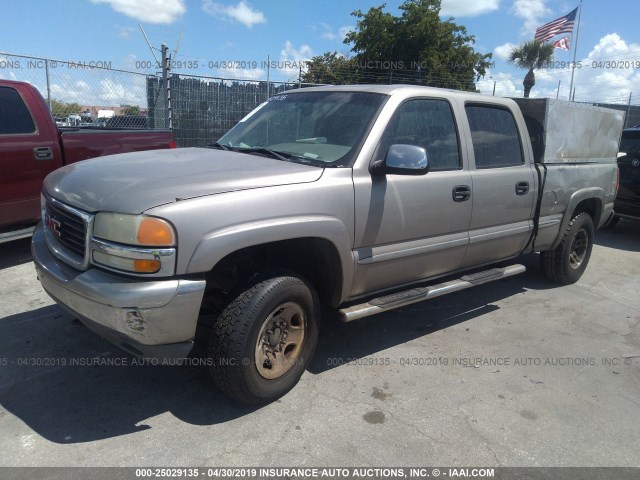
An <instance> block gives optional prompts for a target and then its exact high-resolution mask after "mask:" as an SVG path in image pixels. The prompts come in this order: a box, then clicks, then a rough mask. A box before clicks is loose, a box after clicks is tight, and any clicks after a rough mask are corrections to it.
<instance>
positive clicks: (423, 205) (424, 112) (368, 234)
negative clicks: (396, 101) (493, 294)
mask: <svg viewBox="0 0 640 480" xmlns="http://www.w3.org/2000/svg"><path fill="white" fill-rule="evenodd" d="M458 131H459V127H458V125H457V124H456V119H455V116H454V114H453V109H452V106H451V104H450V103H449V101H447V100H442V99H429V98H420V99H411V100H407V101H405V102H404V103H403V104H401V105H400V106H399V107H398V109H397V110H396V112H395V114H394V116H393V117H392V119H391V120H390V122H389V125H388V126H387V129H386V131H385V133H384V135H383V137H382V140H381V142H380V145H379V146H378V148H377V151H376V153H375V155H374V158H373V159H372V162H373V161H375V160H378V159H382V158H384V157H385V155H386V152H387V151H388V149H389V147H390V146H391V145H394V144H408V145H416V146H420V147H423V148H424V149H425V150H426V152H427V156H428V160H429V165H430V171H429V173H427V174H426V175H422V176H405V175H386V176H372V175H371V174H370V173H368V172H367V171H363V172H354V185H355V205H356V207H355V208H356V211H355V218H356V229H355V254H356V261H357V266H356V276H355V280H354V285H353V295H354V296H358V295H364V294H367V293H372V292H375V291H379V290H383V289H385V288H390V287H393V286H398V285H402V284H406V283H409V282H413V281H416V280H419V279H424V278H427V277H431V276H435V275H438V274H442V273H445V272H448V271H451V270H456V269H457V268H459V267H460V265H461V264H462V261H463V258H464V255H465V252H466V249H467V245H468V241H469V238H468V229H469V223H470V220H471V203H472V202H471V174H470V172H469V170H468V167H467V166H466V165H465V164H464V163H463V155H462V152H461V149H460V141H459V135H458Z"/></svg>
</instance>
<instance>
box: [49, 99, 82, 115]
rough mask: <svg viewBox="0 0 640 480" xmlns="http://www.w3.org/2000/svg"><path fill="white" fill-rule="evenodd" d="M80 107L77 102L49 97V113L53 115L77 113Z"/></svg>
mask: <svg viewBox="0 0 640 480" xmlns="http://www.w3.org/2000/svg"><path fill="white" fill-rule="evenodd" d="M81 108H82V107H81V106H80V105H79V104H77V103H75V102H74V103H67V102H62V101H60V100H54V99H51V113H52V114H53V116H54V117H66V116H68V115H73V114H79V113H80V109H81Z"/></svg>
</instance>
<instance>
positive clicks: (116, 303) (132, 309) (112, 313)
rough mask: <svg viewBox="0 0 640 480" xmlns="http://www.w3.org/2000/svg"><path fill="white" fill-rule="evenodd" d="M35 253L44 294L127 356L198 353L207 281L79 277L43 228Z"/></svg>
mask: <svg viewBox="0 0 640 480" xmlns="http://www.w3.org/2000/svg"><path fill="white" fill-rule="evenodd" d="M31 253H32V255H33V260H34V263H35V266H36V272H37V274H38V278H39V280H40V283H41V284H42V287H43V288H44V290H45V291H46V292H47V293H48V294H49V295H50V296H51V298H53V299H54V300H55V301H56V302H57V303H58V304H59V305H60V306H62V307H63V308H65V309H66V310H68V311H69V312H71V314H72V315H74V316H77V317H78V318H79V320H80V321H81V322H82V323H84V324H85V325H86V326H87V327H89V328H90V329H92V330H94V331H95V332H96V333H98V334H99V335H101V336H102V337H104V338H105V339H107V340H109V341H110V342H112V343H114V344H115V345H117V346H118V347H120V348H122V349H123V350H125V351H127V352H129V353H131V354H133V355H135V356H138V357H143V358H154V359H170V358H184V357H186V356H187V355H188V354H189V352H190V351H191V348H192V347H193V339H194V336H195V331H196V324H197V322H198V314H199V311H200V304H201V303H202V297H203V295H204V289H205V283H206V282H205V281H204V280H186V279H166V280H157V279H154V280H147V281H141V280H139V279H129V278H125V277H121V276H118V275H114V274H110V273H106V272H104V271H102V270H100V269H97V268H90V269H89V270H87V271H79V270H75V269H73V268H71V267H69V266H68V265H67V264H65V263H64V262H62V261H61V260H59V259H58V258H57V257H55V256H54V255H52V254H51V252H50V251H49V248H48V247H47V244H46V241H45V236H44V230H43V228H42V225H38V226H37V227H36V230H35V232H34V234H33V239H32V242H31Z"/></svg>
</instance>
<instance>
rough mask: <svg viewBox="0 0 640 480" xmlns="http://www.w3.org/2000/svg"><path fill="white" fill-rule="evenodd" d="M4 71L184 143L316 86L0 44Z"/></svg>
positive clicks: (493, 85)
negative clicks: (31, 52) (142, 66)
mask: <svg viewBox="0 0 640 480" xmlns="http://www.w3.org/2000/svg"><path fill="white" fill-rule="evenodd" d="M142 63H147V62H142ZM148 64H149V67H150V68H151V66H152V63H151V62H148ZM167 73H168V72H167ZM387 74H388V76H389V78H388V80H389V82H390V83H399V82H403V81H404V83H411V82H407V80H408V79H407V78H405V77H402V76H401V75H399V74H396V75H393V72H391V73H389V72H387V73H385V75H387ZM0 78H2V79H8V80H19V81H26V82H29V83H31V84H33V85H34V86H35V87H36V88H37V89H38V90H39V91H40V93H41V94H42V96H43V97H44V99H45V101H46V102H47V103H48V104H49V106H50V108H51V112H52V115H53V117H54V118H55V120H56V123H57V124H58V125H59V126H61V127H77V126H97V127H114V128H149V129H164V128H171V129H172V130H173V133H174V136H175V139H176V141H177V144H178V146H179V147H202V146H205V145H207V144H209V143H211V142H214V141H216V140H217V139H218V138H220V137H221V136H222V135H223V134H224V133H225V132H227V131H228V130H229V129H230V128H232V127H233V126H234V125H235V124H236V123H237V122H238V121H239V120H241V119H242V118H243V117H244V116H245V115H246V114H247V113H249V112H250V111H251V110H253V109H254V108H255V107H257V106H258V105H260V104H261V103H262V102H264V101H266V100H267V99H268V98H269V97H270V96H272V95H275V94H277V93H281V92H283V91H286V90H291V89H297V88H304V87H308V86H313V84H304V83H301V82H280V81H268V80H240V79H229V78H221V77H211V76H200V75H194V74H186V73H179V72H171V73H168V74H167V75H166V77H163V72H162V70H159V71H153V70H149V71H147V72H145V71H128V70H122V69H116V68H113V67H112V65H111V62H110V61H92V62H74V61H70V60H56V59H50V58H42V57H34V56H25V55H15V54H10V53H2V52H0ZM164 78H166V81H165V79H164ZM386 78H387V77H384V79H386ZM384 79H382V78H374V79H371V80H370V81H372V82H373V83H380V82H382V80H384ZM382 83H387V82H386V81H384V82H382ZM503 83H504V84H503ZM477 87H478V88H480V89H481V90H482V91H483V92H484V93H486V94H489V95H491V94H493V95H498V96H514V95H517V93H516V92H515V91H513V85H512V84H511V83H506V82H500V81H495V80H481V82H479V83H478V84H477ZM507 87H510V88H507ZM617 103H618V102H613V104H612V103H611V102H607V103H604V102H599V103H598V104H599V105H602V106H607V107H611V108H616V109H620V110H624V111H625V112H626V114H627V119H626V125H627V126H632V125H636V124H638V123H640V106H638V105H632V104H631V101H630V99H629V102H627V103H628V104H627V105H625V102H623V101H621V102H620V103H619V104H617Z"/></svg>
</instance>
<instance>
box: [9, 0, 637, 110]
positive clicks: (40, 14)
mask: <svg viewBox="0 0 640 480" xmlns="http://www.w3.org/2000/svg"><path fill="white" fill-rule="evenodd" d="M380 3H382V1H380V2H369V1H360V0H351V1H344V0H324V1H320V0H316V1H312V0H311V1H310V0H307V1H305V2H303V1H301V0H297V1H291V0H278V1H274V0H270V1H267V0H50V1H47V2H43V1H35V0H23V1H21V2H11V7H10V8H5V9H3V14H2V16H1V17H0V31H2V47H1V49H2V50H3V51H4V52H8V53H16V54H31V55H37V56H43V57H52V58H56V59H61V60H74V61H86V62H89V61H109V62H111V65H112V66H113V67H116V68H122V69H127V70H137V71H145V70H144V68H142V67H143V66H144V63H145V62H149V61H151V60H153V57H152V54H151V52H150V51H149V48H148V47H147V44H146V42H145V40H144V38H143V36H142V33H141V32H140V29H139V27H138V23H141V24H142V25H143V27H144V29H145V31H146V33H147V35H148V37H149V40H150V41H151V43H152V45H153V46H154V47H159V46H160V44H161V43H166V44H168V45H169V47H170V48H171V50H173V49H175V48H176V47H177V46H178V42H180V43H179V49H178V53H177V56H175V60H176V61H179V62H180V61H181V62H189V61H190V62H191V64H189V63H186V64H185V68H182V69H180V70H181V71H182V72H186V73H194V74H200V75H212V76H224V77H229V78H243V79H264V78H266V75H267V71H266V69H265V68H262V67H263V65H262V62H263V61H266V59H267V57H269V58H270V59H271V60H273V61H277V62H279V63H278V64H277V67H280V68H275V69H272V70H271V71H270V72H269V74H270V77H271V79H278V80H287V79H293V78H296V77H297V70H296V69H295V68H289V69H288V68H285V67H286V65H285V64H284V62H285V61H288V62H300V61H302V60H304V59H307V58H310V57H311V56H313V55H319V54H322V53H323V52H325V51H334V50H336V51H338V52H341V53H344V54H349V48H350V47H349V46H347V45H344V44H343V43H342V38H343V37H344V33H345V32H346V31H348V30H349V29H350V28H353V26H354V25H355V19H354V17H352V16H351V12H352V11H353V10H356V9H360V10H363V11H366V10H368V8H370V7H371V6H377V5H378V4H380ZM386 3H387V10H388V11H390V12H392V13H398V6H399V5H400V4H401V3H402V2H401V1H399V0H388V1H387V2H386ZM578 3H579V0H474V1H470V0H442V14H443V16H449V15H450V16H454V17H455V18H456V20H455V21H456V22H457V23H459V24H462V25H465V26H466V27H467V29H468V31H469V33H471V34H473V35H475V36H476V49H477V50H478V51H480V52H483V53H488V52H492V53H493V54H494V60H495V67H494V68H492V70H491V71H490V72H489V73H488V75H487V76H486V77H485V79H484V80H482V81H481V82H479V83H478V87H479V88H480V89H481V90H482V91H483V92H485V93H489V94H491V93H492V91H493V87H494V82H495V86H496V93H497V94H500V95H514V96H515V95H520V94H521V92H522V78H523V76H524V72H521V71H518V70H516V69H514V68H513V67H511V66H510V65H509V64H508V63H507V62H506V61H505V56H506V54H507V52H508V51H509V49H510V47H511V46H512V45H515V44H518V43H520V42H522V41H524V40H529V39H531V38H532V37H533V32H534V30H535V28H536V27H537V26H540V25H542V24H543V23H546V22H548V21H551V20H553V19H555V18H557V17H560V16H562V15H564V14H566V13H568V12H569V11H571V10H572V9H573V8H575V7H576V6H577V5H578ZM638 18H640V3H638V2H632V1H629V0H607V1H606V2H605V1H601V0H584V8H583V13H582V22H581V27H580V38H579V45H578V50H577V53H578V55H577V60H579V61H580V62H581V65H582V68H581V69H580V70H577V71H576V79H575V86H576V99H577V100H585V101H616V102H619V103H625V102H626V100H627V99H628V96H629V93H630V92H633V94H634V97H635V98H634V99H633V100H632V103H634V104H640V38H638V37H639V36H640V33H638V32H640V29H639V28H638V23H639V20H638ZM574 33H575V30H574ZM557 52H558V53H557V56H556V60H557V61H558V62H562V61H565V62H568V61H570V60H571V59H572V57H573V52H566V51H561V50H557ZM156 55H158V56H159V52H156ZM2 58H8V57H3V56H0V77H3V78H17V79H22V80H28V81H32V82H34V83H38V82H40V83H41V79H32V78H29V77H30V76H32V77H34V76H36V72H30V71H27V70H26V69H25V68H24V65H23V66H22V68H21V69H15V68H14V69H11V68H10V66H8V65H6V64H3V63H2ZM223 61H233V62H257V68H237V69H220V68H219V67H220V64H219V62H223ZM612 61H617V62H618V63H616V64H614V63H611V62H612ZM620 61H622V62H620ZM196 62H197V64H198V65H197V68H196V67H195V63H196ZM603 62H610V63H609V64H606V63H603ZM636 62H637V63H636ZM216 63H217V65H216ZM238 66H239V67H243V66H244V67H247V66H248V67H252V66H253V65H251V63H248V64H246V63H245V65H242V64H238ZM216 67H218V68H216ZM620 67H623V68H620ZM536 77H537V84H536V86H535V88H534V89H533V92H532V94H533V95H536V96H554V97H555V95H556V89H557V86H558V81H560V83H561V87H560V97H561V98H562V97H564V98H566V97H567V96H568V94H569V89H568V85H569V81H570V69H568V68H565V69H562V68H557V69H551V70H546V71H540V72H538V73H537V75H536ZM109 81H110V82H112V84H110V88H112V89H115V88H118V87H121V89H122V90H123V91H124V92H127V91H128V90H130V87H128V86H127V85H125V84H122V85H118V84H117V82H118V80H117V79H111V80H109ZM76 83H77V82H76ZM57 88H58V90H57V91H58V93H59V95H62V96H65V95H67V96H68V98H71V99H73V95H74V92H73V91H72V89H73V86H70V85H64V84H62V83H61V82H59V84H58V85H57ZM87 88H88V87H87ZM76 93H77V94H78V95H79V93H78V92H76ZM78 98H80V97H78Z"/></svg>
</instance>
